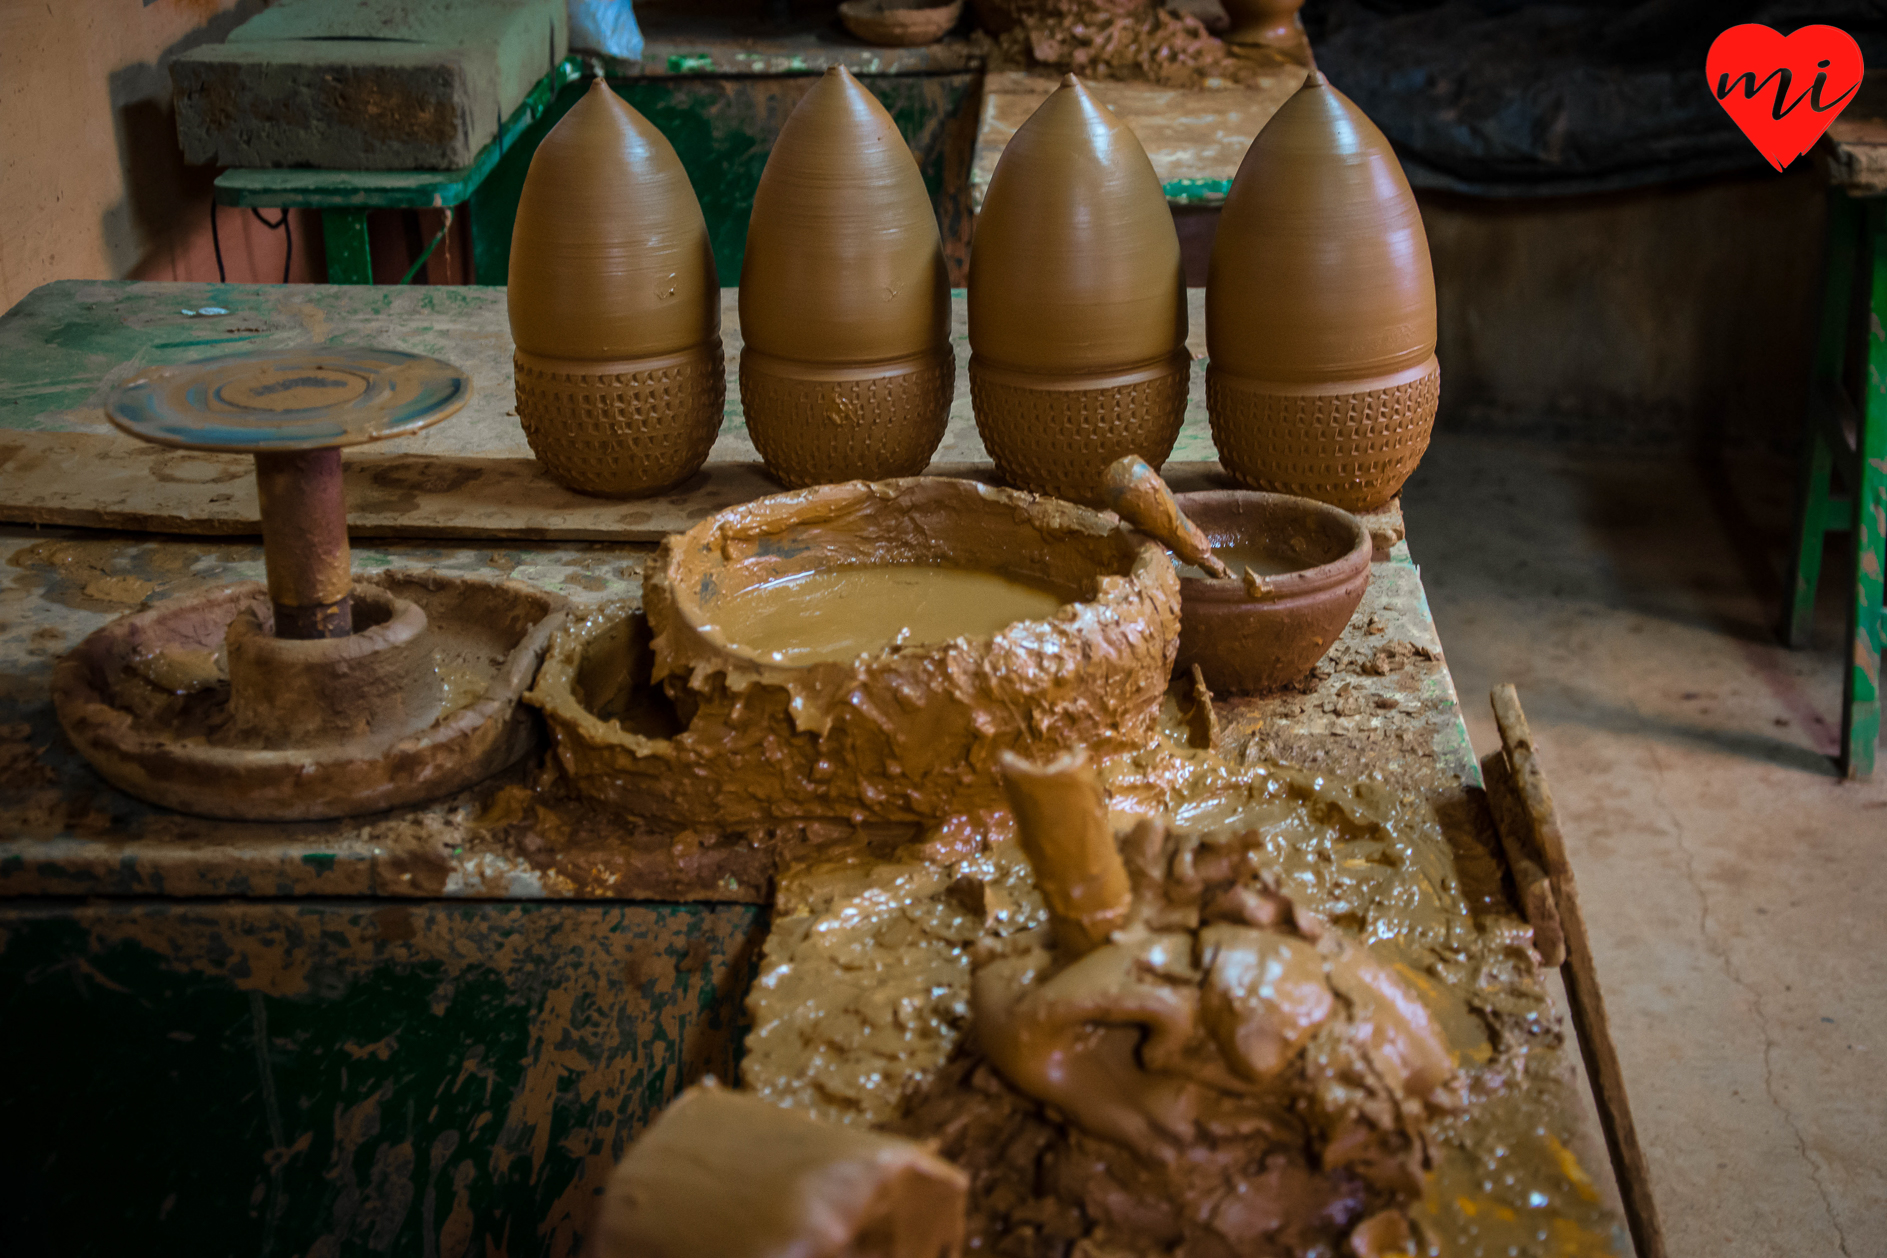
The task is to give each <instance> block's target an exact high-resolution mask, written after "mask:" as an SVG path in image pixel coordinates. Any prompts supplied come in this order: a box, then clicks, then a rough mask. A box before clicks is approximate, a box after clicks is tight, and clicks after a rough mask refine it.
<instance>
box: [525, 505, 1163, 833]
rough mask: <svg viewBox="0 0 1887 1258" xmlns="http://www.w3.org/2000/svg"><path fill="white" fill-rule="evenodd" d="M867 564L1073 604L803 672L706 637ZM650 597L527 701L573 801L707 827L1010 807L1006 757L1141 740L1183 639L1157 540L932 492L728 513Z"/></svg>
mask: <svg viewBox="0 0 1887 1258" xmlns="http://www.w3.org/2000/svg"><path fill="white" fill-rule="evenodd" d="M860 563H868V564H878V565H883V564H915V565H924V564H948V565H949V566H951V567H955V568H960V569H965V570H971V571H979V572H985V573H989V574H992V575H995V576H999V577H1005V578H1009V579H1012V580H1016V581H1021V582H1024V583H1027V584H1029V585H1032V586H1036V587H1038V588H1042V589H1058V590H1066V591H1068V592H1069V593H1068V595H1067V596H1066V597H1068V598H1069V599H1071V601H1069V602H1067V603H1066V604H1065V605H1063V606H1062V607H1060V609H1059V610H1058V611H1056V612H1055V613H1054V615H1053V616H1052V617H1050V618H1047V619H1033V620H1027V621H1023V622H1018V623H1015V624H1012V625H1010V626H1009V627H1008V628H1006V629H1004V630H1002V631H1001V632H999V633H996V634H994V635H991V636H987V637H959V638H956V639H953V640H951V641H948V642H944V643H940V644H934V645H928V646H905V647H893V648H891V649H887V650H884V651H879V652H877V653H874V654H870V655H865V656H860V657H857V658H854V659H848V660H844V661H837V662H825V663H814V664H809V665H806V666H803V667H795V666H792V665H788V664H773V663H769V662H764V661H760V660H755V659H751V658H749V657H747V656H745V655H742V654H740V653H737V652H735V651H732V650H730V649H728V648H727V647H726V646H724V645H722V644H721V642H720V641H719V640H718V639H719V633H718V631H712V629H711V626H713V624H714V618H715V615H716V611H715V609H716V606H717V604H718V603H719V601H720V600H722V599H724V598H726V597H728V596H730V595H736V594H738V593H739V592H740V591H742V590H747V589H751V588H753V587H755V586H760V585H764V584H766V583H768V582H772V581H777V580H779V579H781V578H784V577H789V576H792V575H795V574H797V573H803V572H817V571H830V570H832V569H833V568H836V567H842V566H846V565H856V564H860ZM645 595H646V601H647V618H646V625H644V624H643V620H642V617H640V616H638V615H636V614H635V613H634V612H633V610H632V609H630V608H627V607H621V606H618V607H614V608H609V609H605V610H603V611H601V612H598V613H596V614H593V615H592V616H591V617H589V618H588V619H587V620H585V621H583V622H581V623H578V624H575V625H573V626H572V627H571V630H570V631H569V632H568V633H566V634H564V635H562V636H561V637H560V638H559V640H558V641H557V643H556V644H555V645H554V646H553V648H552V650H551V653H550V655H549V657H548V659H547V660H546V662H545V666H544V669H543V670H542V672H540V673H539V675H538V680H537V685H536V687H535V688H534V689H533V691H532V692H531V694H530V696H529V698H530V700H531V701H532V702H533V703H536V704H538V705H539V706H540V707H542V708H544V709H545V711H546V713H547V715H548V716H549V718H550V723H551V727H552V730H553V732H554V733H555V735H556V738H557V752H558V759H559V763H560V765H561V767H562V768H563V770H564V771H565V772H566V773H567V774H568V775H569V776H570V778H571V779H572V780H573V781H574V782H575V783H576V785H577V786H578V788H579V789H580V790H582V791H584V792H585V793H587V794H589V795H591V796H592V797H593V798H595V799H597V800H599V801H600V802H602V803H605V804H607V805H609V806H611V807H614V808H617V809H619V810H620V811H622V812H624V813H625V814H628V815H631V816H637V817H643V818H656V819H661V820H664V821H668V822H671V823H674V822H679V823H681V824H685V825H696V826H703V827H724V826H730V825H731V826H740V825H751V824H760V823H778V822H780V821H783V820H790V819H796V818H807V817H838V818H850V819H854V820H858V821H919V822H924V821H932V820H937V819H941V818H943V817H947V816H950V815H952V814H953V813H959V812H967V811H973V810H975V809H977V808H981V807H988V806H993V805H996V804H998V803H1000V801H1001V792H1000V787H998V786H997V784H996V781H995V778H994V776H993V772H992V770H993V767H994V764H995V760H996V757H997V756H998V755H999V754H1000V753H1001V752H1002V751H1004V750H1012V749H1013V750H1017V751H1020V752H1022V753H1024V754H1029V755H1033V756H1037V757H1043V758H1047V757H1051V756H1053V755H1055V754H1058V753H1059V752H1061V751H1064V750H1067V749H1069V748H1071V747H1074V746H1080V745H1093V746H1095V747H1096V748H1097V749H1100V750H1113V749H1118V748H1124V747H1128V746H1133V745H1138V744H1140V743H1143V742H1144V741H1145V740H1146V739H1147V738H1148V737H1149V736H1150V735H1151V733H1152V728H1153V722H1154V719H1155V716H1156V714H1157V712H1158V708H1159V700H1160V695H1161V694H1162V693H1163V692H1164V690H1165V687H1166V678H1167V675H1168V673H1169V672H1170V671H1171V668H1172V661H1173V652H1174V650H1175V649H1176V646H1177V638H1178V632H1177V630H1178V579H1177V578H1176V577H1175V576H1174V575H1173V569H1172V563H1171V561H1170V560H1169V559H1168V558H1167V556H1166V553H1165V551H1164V550H1162V549H1161V548H1160V547H1159V546H1158V545H1157V544H1155V543H1153V542H1150V541H1148V540H1147V539H1146V538H1143V537H1141V536H1139V535H1138V534H1135V533H1133V532H1132V531H1131V530H1129V529H1127V528H1125V527H1124V526H1122V525H1121V524H1120V523H1119V521H1118V520H1117V519H1116V518H1115V517H1113V516H1110V515H1103V514H1101V513H1099V512H1093V511H1088V510H1086V509H1084V508H1080V507H1076V506H1074V505H1072V504H1069V503H1065V502H1058V501H1055V500H1051V499H1037V498H1033V497H1031V496H1029V495H1026V494H1017V493H1012V492H1009V491H1006V490H1000V489H992V488H990V487H988V486H985V485H980V484H976V483H974V482H969V481H957V480H945V479H934V478H916V479H911V480H902V481H879V482H872V483H865V482H856V481H855V482H850V483H847V484H843V485H826V486H821V487H819V488H816V489H809V490H802V491H798V492H796V493H791V494H779V495H775V496H774V497H771V498H765V499H761V500H760V501H758V502H755V503H750V504H747V505H746V506H741V507H735V508H731V509H729V510H727V511H723V512H721V513H719V514H717V515H714V516H711V517H710V518H709V519H707V520H705V521H703V522H702V523H701V524H700V525H697V526H696V527H695V528H693V529H691V530H689V531H688V532H687V533H683V534H677V535H674V536H671V537H670V538H669V539H668V540H667V541H665V542H664V543H663V544H662V548H661V549H660V550H659V551H658V552H657V554H656V556H655V559H654V560H653V561H652V562H651V564H650V567H649V572H648V575H647V577H646V581H645ZM836 610H837V614H838V615H840V616H843V615H844V614H845V611H844V609H843V608H839V609H836ZM651 683H659V684H655V685H652V684H651Z"/></svg>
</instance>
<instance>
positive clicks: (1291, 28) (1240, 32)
mask: <svg viewBox="0 0 1887 1258" xmlns="http://www.w3.org/2000/svg"><path fill="white" fill-rule="evenodd" d="M1220 2H1221V3H1222V4H1224V6H1225V16H1226V17H1227V18H1229V19H1231V26H1230V27H1229V28H1227V30H1226V32H1225V36H1224V38H1225V42H1226V43H1228V44H1263V45H1265V46H1266V47H1269V48H1296V47H1298V46H1300V45H1302V44H1303V43H1304V42H1305V36H1304V20H1303V18H1302V17H1300V16H1299V15H1298V10H1299V9H1302V8H1303V7H1304V0H1220Z"/></svg>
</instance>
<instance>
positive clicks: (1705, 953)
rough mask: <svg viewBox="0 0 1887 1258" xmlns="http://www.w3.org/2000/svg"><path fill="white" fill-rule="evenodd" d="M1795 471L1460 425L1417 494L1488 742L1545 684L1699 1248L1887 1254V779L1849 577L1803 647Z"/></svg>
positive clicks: (1414, 508)
mask: <svg viewBox="0 0 1887 1258" xmlns="http://www.w3.org/2000/svg"><path fill="white" fill-rule="evenodd" d="M1793 480H1794V473H1793V467H1792V466H1791V465H1790V463H1789V462H1788V461H1786V460H1771V459H1757V458H1732V459H1727V460H1709V459H1698V458H1692V457H1689V456H1685V455H1681V454H1671V453H1659V452H1646V451H1612V452H1600V451H1588V452H1581V451H1570V450H1567V449H1565V448H1562V447H1553V446H1546V445H1538V444H1530V443H1521V442H1512V441H1496V440H1492V439H1486V438H1474V437H1462V436H1448V435H1445V436H1441V437H1438V438H1437V440H1436V442H1435V444H1434V446H1433V447H1432V448H1431V449H1430V451H1429V454H1428V457H1427V459H1426V461H1425V462H1424V463H1423V465H1422V467H1421V469H1420V470H1419V471H1418V472H1417V473H1416V475H1415V477H1414V479H1413V480H1411V482H1410V484H1409V486H1408V488H1407V489H1406V491H1405V493H1404V509H1405V511H1406V513H1407V516H1408V520H1409V540H1410V546H1411V550H1412V551H1413V553H1414V556H1415V559H1416V562H1417V563H1419V564H1420V565H1421V569H1422V578H1423V581H1424V583H1425V585H1426V586H1427V589H1428V594H1429V599H1430V602H1431V604H1432V605H1433V608H1434V612H1435V620H1436V623H1437V624H1438V626H1439V628H1440V631H1441V640H1442V645H1443V647H1444V649H1445V650H1446V652H1447V657H1448V662H1449V667H1450V668H1451V669H1452V671H1453V673H1454V678H1455V684H1456V686H1457V687H1458V689H1459V690H1460V693H1461V695H1462V700H1463V705H1464V707H1465V708H1466V709H1467V715H1468V728H1469V733H1470V735H1471V736H1472V739H1473V741H1474V745H1475V747H1476V748H1477V749H1478V750H1480V751H1486V750H1488V749H1490V748H1492V747H1495V746H1498V745H1499V735H1498V734H1497V732H1496V731H1495V729H1494V723H1493V719H1492V715H1491V713H1490V712H1489V711H1488V708H1487V705H1486V700H1485V696H1486V694H1487V692H1488V690H1489V689H1490V688H1491V687H1492V686H1494V685H1495V684H1497V683H1499V682H1503V681H1511V682H1514V683H1515V684H1517V685H1518V687H1519V689H1520V696H1521V701H1522V703H1523V704H1524V705H1525V707H1526V710H1527V713H1528V716H1529V718H1530V720H1531V724H1532V726H1533V729H1534V732H1535V734H1536V737H1537V739H1538V741H1539V744H1540V746H1541V754H1542V757H1543V759H1544V762H1545V765H1546V769H1547V773H1548V775H1549V779H1550V780H1551V782H1552V784H1553V787H1554V791H1555V794H1556V796H1557V799H1558V802H1559V806H1560V809H1561V812H1562V814H1563V820H1564V823H1565V827H1566V831H1567V837H1568V842H1569V846H1570V849H1571V854H1572V859H1573V861H1574V867H1575V870H1576V872H1577V874H1578V877H1579V885H1580V891H1581V899H1582V902H1583V905H1584V907H1585V912H1586V917H1587V922H1588V926H1589V928H1590V930H1591V932H1592V935H1593V944H1594V952H1595V955H1596V961H1597V965H1598V967H1599V977H1600V981H1601V983H1602V985H1603V987H1604V990H1605V993H1606V1003H1607V1006H1608V1009H1609V1012H1610V1014H1611V1017H1612V1021H1613V1032H1614V1038H1615V1039H1616V1041H1617V1044H1618V1050H1619V1056H1620V1058H1621V1061H1622V1064H1623V1067H1624V1071H1625V1079H1626V1084H1627V1087H1628V1088H1629V1090H1630V1093H1631V1099H1632V1105H1633V1109H1634V1111H1635V1115H1636V1118H1637V1122H1638V1129H1639V1132H1640V1136H1641V1138H1642V1140H1643V1141H1644V1143H1645V1150H1646V1156H1647V1158H1648V1159H1649V1161H1650V1164H1651V1172H1652V1177H1653V1189H1654V1192H1655V1195H1656V1197H1657V1201H1658V1207H1659V1212H1660V1214H1661V1216H1662V1219H1663V1223H1664V1230H1665V1235H1666V1238H1667V1243H1668V1248H1669V1251H1670V1253H1671V1254H1672V1255H1674V1256H1675V1258H1692V1256H1695V1258H1704V1256H1706V1255H1707V1256H1709V1258H1742V1256H1744V1255H1750V1256H1752V1258H1753V1256H1755V1255H1763V1256H1765V1258H1767V1256H1768V1255H1775V1254H1844V1255H1850V1256H1852V1258H1861V1256H1862V1255H1881V1254H1887V1152H1883V1149H1882V1145H1881V1138H1882V1134H1883V1132H1887V984H1884V983H1883V977H1884V974H1883V969H1884V967H1883V965H1882V963H1881V961H1880V956H1881V941H1880V939H1879V938H1878V930H1879V927H1880V925H1881V924H1882V923H1883V920H1887V919H1884V917H1883V914H1882V911H1881V904H1882V902H1883V900H1887V862H1883V860H1882V859H1881V856H1882V852H1883V849H1887V767H1884V768H1883V769H1882V771H1881V772H1880V773H1879V774H1878V775H1877V778H1876V780H1875V781H1874V782H1873V783H1871V784H1867V785H1854V784H1849V783H1845V782H1842V781H1840V780H1838V779H1837V778H1836V777H1835V776H1834V770H1833V764H1832V761H1831V759H1830V757H1831V756H1832V754H1833V752H1834V749H1835V735H1836V722H1837V720H1838V718H1839V714H1840V701H1841V676H1840V660H1839V654H1838V651H1839V646H1840V639H1839V624H1840V621H1841V618H1842V615H1843V614H1844V611H1845V607H1844V603H1843V598H1844V595H1843V593H1842V590H1841V587H1840V582H1839V579H1838V574H1839V573H1841V572H1842V571H1843V570H1844V568H1845V563H1846V555H1845V553H1843V552H1838V551H1836V550H1832V549H1831V551H1830V554H1829V556H1828V563H1827V566H1826V567H1825V569H1824V574H1825V575H1824V581H1823V589H1822V598H1821V603H1820V608H1819V611H1818V615H1817V621H1816V635H1815V643H1814V646H1813V648H1812V649H1810V650H1806V651H1802V652H1791V651H1787V650H1785V649H1783V648H1782V647H1781V646H1780V645H1778V643H1777V641H1776V638H1775V635H1774V633H1773V631H1772V626H1773V624H1774V623H1775V621H1776V618H1777V615H1778V613H1779V610H1780V607H1781V591H1782V585H1783V579H1784V578H1783V572H1784V569H1783V555H1784V551H1785V549H1786V542H1787V536H1788V529H1789V522H1790V514H1791V511H1792V503H1791V495H1792V493H1793Z"/></svg>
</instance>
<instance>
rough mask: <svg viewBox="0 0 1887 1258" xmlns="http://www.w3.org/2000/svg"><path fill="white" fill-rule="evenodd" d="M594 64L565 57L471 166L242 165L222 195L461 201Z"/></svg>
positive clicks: (249, 199) (391, 202)
mask: <svg viewBox="0 0 1887 1258" xmlns="http://www.w3.org/2000/svg"><path fill="white" fill-rule="evenodd" d="M588 66H589V63H588V61H586V60H585V59H584V58H582V57H565V58H564V59H563V60H562V61H561V62H559V63H558V65H557V67H556V68H555V69H554V70H552V71H551V72H550V73H549V74H547V75H545V76H544V77H543V78H542V79H539V80H538V82H537V85H536V86H535V87H533V88H532V89H531V90H530V92H529V93H528V94H527V95H526V96H525V98H524V101H523V103H522V104H520V105H519V106H518V107H517V108H516V109H514V110H512V111H511V116H510V117H509V118H507V119H505V122H504V125H503V126H502V127H500V128H499V129H498V135H497V137H496V138H494V139H493V140H492V141H491V142H490V143H489V144H487V145H485V147H484V148H482V149H480V150H479V151H478V156H476V157H474V158H473V159H472V163H471V165H469V166H464V167H461V168H460V169H458V170H304V169H292V168H284V169H274V168H270V169H261V168H239V169H236V170H226V171H224V172H223V173H222V174H221V175H219V176H217V180H216V199H217V201H218V202H219V203H220V204H223V205H254V206H265V207H271V208H273V207H278V206H290V207H294V208H297V209H376V210H379V209H425V208H428V207H435V208H436V207H441V206H448V205H460V204H462V203H463V202H465V201H466V200H467V199H468V198H469V197H471V195H472V194H473V193H474V192H475V191H477V189H478V188H479V186H480V185H481V184H483V183H484V181H485V179H486V178H487V177H488V176H490V174H491V172H492V170H493V169H494V168H495V167H496V166H497V165H498V164H499V163H500V162H501V161H502V160H503V159H504V157H505V155H506V154H507V153H509V152H510V151H511V149H512V148H513V147H514V146H515V145H516V144H517V142H518V139H519V137H520V136H522V135H523V134H524V133H525V132H527V131H528V130H530V129H531V127H532V124H534V123H535V122H536V121H537V119H538V118H539V117H540V116H542V114H543V112H544V110H545V109H546V108H548V107H549V106H550V105H551V103H552V102H553V101H555V100H556V99H557V98H558V95H559V93H560V92H561V91H562V90H563V88H564V87H566V86H567V85H569V84H571V83H573V82H575V81H576V80H578V79H579V78H581V77H582V76H583V74H584V71H585V70H586V69H587V68H588ZM532 147H535V142H533V144H532ZM334 282H336V283H338V282H339V281H334Z"/></svg>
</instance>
